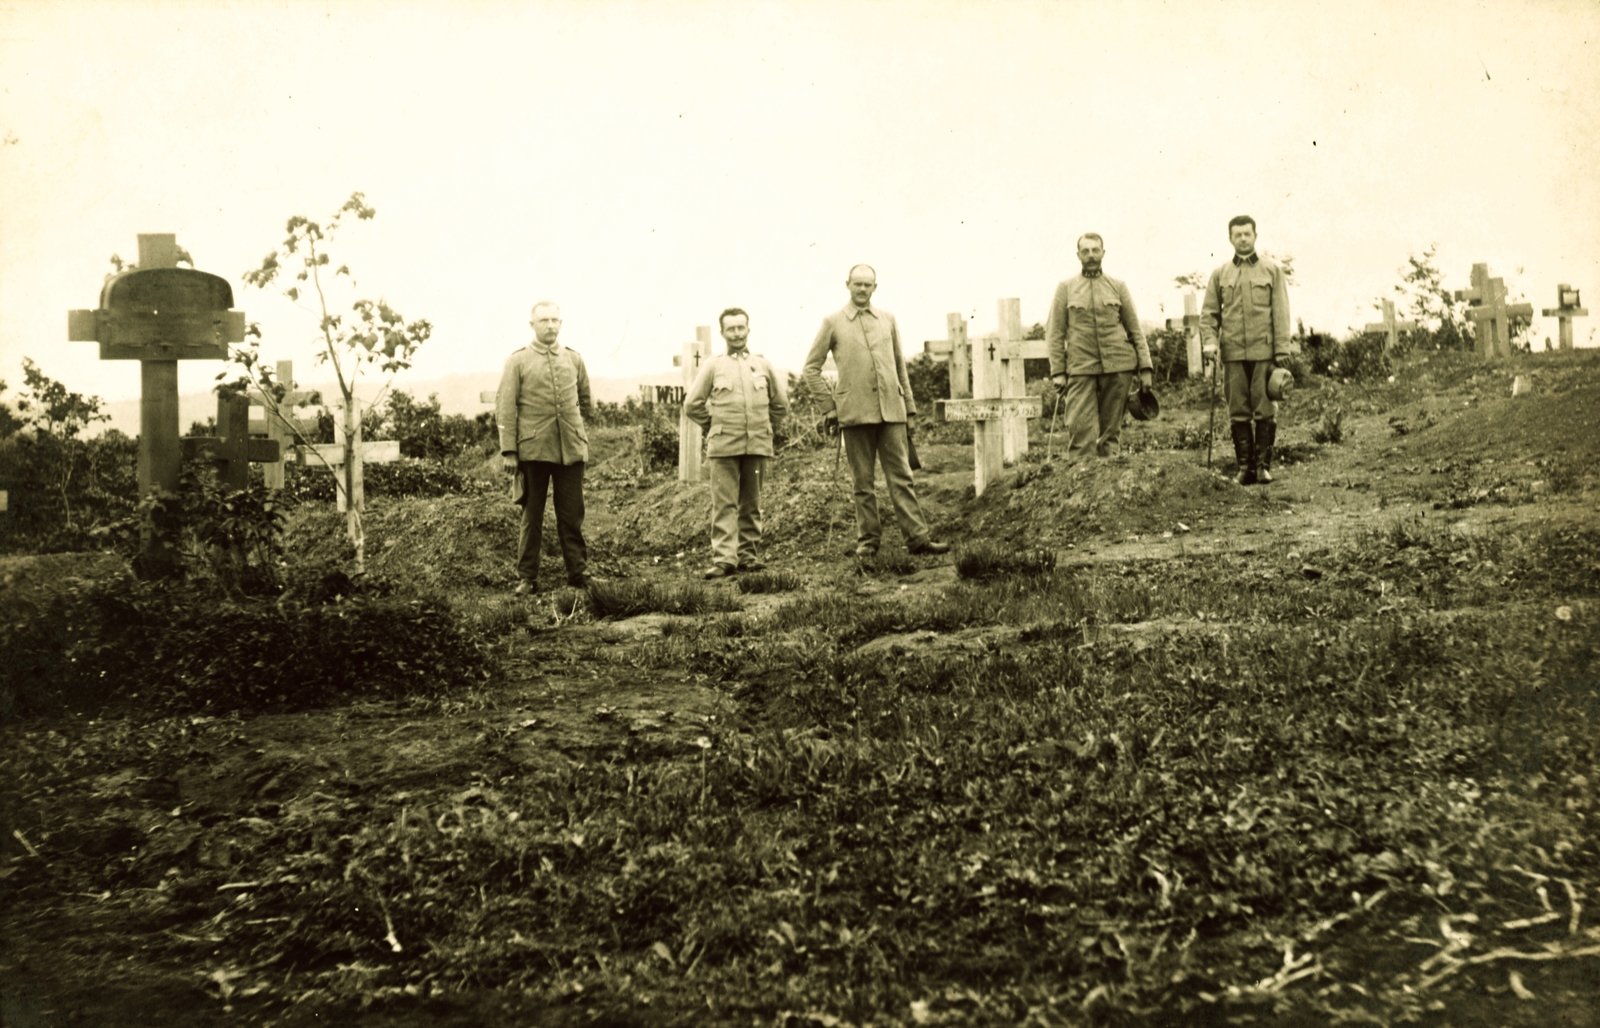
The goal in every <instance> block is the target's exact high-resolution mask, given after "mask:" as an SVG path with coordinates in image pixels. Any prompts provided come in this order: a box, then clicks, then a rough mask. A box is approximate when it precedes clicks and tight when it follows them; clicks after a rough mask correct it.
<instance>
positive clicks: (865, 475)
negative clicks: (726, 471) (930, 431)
mask: <svg viewBox="0 0 1600 1028" xmlns="http://www.w3.org/2000/svg"><path fill="white" fill-rule="evenodd" d="M845 288H847V289H849V290H850V302H849V303H847V304H845V306H844V309H843V310H840V311H836V312H834V313H833V314H830V315H828V316H827V317H826V318H823V319H822V327H821V328H820V329H818V330H817V338H816V339H814V340H812V343H811V352H810V353H809V354H807V355H806V367H805V383H806V392H807V393H808V394H810V395H812V396H816V397H820V398H821V399H822V403H823V406H824V408H825V411H826V413H825V414H824V418H825V419H826V421H827V423H828V430H829V432H830V433H832V432H839V431H842V432H843V433H844V452H845V456H846V457H847V458H848V459H849V461H850V477H851V478H852V479H853V480H854V482H855V501H856V557H857V558H859V559H861V560H872V559H873V558H874V557H876V556H877V555H878V544H879V542H880V541H881V540H882V537H883V524H882V522H881V521H880V520H879V519H878V496H877V493H876V492H875V490H874V487H873V475H874V471H873V464H874V463H877V464H881V465H882V466H883V479H884V484H885V485H886V486H888V489H889V502H890V503H892V504H893V505H894V513H895V519H896V521H897V522H898V523H899V525H900V534H901V535H903V536H904V537H905V540H906V548H907V549H908V550H910V551H911V552H912V553H948V552H950V544H949V543H945V542H936V541H934V540H933V539H932V538H930V537H929V534H928V522H927V520H926V519H925V518H924V517H923V516H922V505H921V504H920V503H918V502H917V490H916V487H915V486H913V485H912V484H911V453H910V444H909V443H908V441H907V440H908V438H909V437H908V435H907V432H906V424H907V419H909V418H914V417H916V416H917V402H916V400H915V399H914V398H913V397H912V395H911V381H910V379H908V378H907V377H906V362H905V357H904V356H903V355H902V354H901V352H900V329H899V328H898V327H897V326H896V325H895V322H894V315H893V314H890V313H889V312H888V311H885V310H880V309H878V308H877V307H874V306H872V294H873V292H874V291H875V290H876V289H877V288H878V273H877V272H876V271H873V270H872V268H871V266H870V265H866V264H857V265H856V266H855V267H853V268H851V269H850V274H849V275H848V277H847V278H846V280H845ZM830 351H831V352H832V353H833V362H834V364H835V365H837V366H838V368H839V384H838V386H837V388H835V389H829V388H828V383H827V381H826V380H825V379H824V378H823V377H822V365H823V362H824V361H826V360H827V359H828V354H829V352H830Z"/></svg>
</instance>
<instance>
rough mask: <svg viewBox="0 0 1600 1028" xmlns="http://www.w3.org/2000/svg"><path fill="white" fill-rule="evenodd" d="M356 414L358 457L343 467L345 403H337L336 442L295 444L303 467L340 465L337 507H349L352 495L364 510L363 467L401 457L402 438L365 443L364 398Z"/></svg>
mask: <svg viewBox="0 0 1600 1028" xmlns="http://www.w3.org/2000/svg"><path fill="white" fill-rule="evenodd" d="M355 404H356V409H355V415H356V416H355V417H354V418H353V419H351V420H352V421H353V422H354V423H355V435H356V438H355V445H354V446H353V447H351V452H352V453H353V454H354V456H355V459H354V460H353V461H351V462H350V467H348V468H346V467H344V439H345V432H344V421H345V419H344V405H343V404H339V405H338V413H336V414H335V415H334V417H333V442H331V443H319V444H317V445H314V446H297V447H295V451H294V454H295V462H296V463H298V464H299V465H300V466H301V467H308V466H310V465H313V464H320V465H325V466H327V467H329V468H339V469H341V470H342V472H343V473H342V474H336V475H334V476H333V483H334V486H333V491H334V502H335V505H336V507H337V509H338V510H341V511H344V510H349V509H350V501H349V498H348V497H349V496H354V497H355V505H356V510H365V509H366V506H367V494H366V490H365V488H364V486H363V484H362V475H361V472H362V469H363V468H364V467H365V466H366V465H368V464H389V463H392V462H393V461H397V460H399V459H400V441H399V440H398V439H385V440H383V441H382V442H372V443H363V442H362V441H361V401H360V400H356V401H355Z"/></svg>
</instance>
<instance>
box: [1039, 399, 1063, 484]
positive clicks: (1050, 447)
mask: <svg viewBox="0 0 1600 1028" xmlns="http://www.w3.org/2000/svg"><path fill="white" fill-rule="evenodd" d="M1050 391H1051V392H1052V393H1053V394H1054V395H1055V398H1056V402H1055V404H1054V405H1053V406H1052V407H1051V408H1050V441H1049V442H1048V443H1046V444H1045V447H1044V468H1043V469H1042V470H1044V471H1054V470H1055V465H1054V464H1052V463H1050V456H1051V454H1053V453H1055V451H1056V415H1057V414H1060V413H1061V394H1060V393H1059V392H1056V389H1055V386H1054V385H1053V384H1052V385H1051V387H1050Z"/></svg>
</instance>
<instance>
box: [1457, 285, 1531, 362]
mask: <svg viewBox="0 0 1600 1028" xmlns="http://www.w3.org/2000/svg"><path fill="white" fill-rule="evenodd" d="M1456 299H1457V300H1465V301H1467V302H1469V303H1471V304H1472V305H1473V306H1471V307H1468V308H1467V317H1468V318H1470V319H1471V320H1472V322H1473V323H1474V324H1475V325H1477V327H1478V331H1477V336H1478V339H1477V346H1476V349H1477V351H1478V356H1480V357H1482V358H1484V359H1485V360H1494V359H1495V358H1497V357H1510V356H1511V319H1512V318H1515V317H1526V318H1531V317H1533V305H1532V304H1527V303H1514V304H1508V303H1506V283H1505V279H1502V278H1490V277H1489V265H1487V264H1474V265H1473V266H1472V288H1470V289H1458V290H1456Z"/></svg>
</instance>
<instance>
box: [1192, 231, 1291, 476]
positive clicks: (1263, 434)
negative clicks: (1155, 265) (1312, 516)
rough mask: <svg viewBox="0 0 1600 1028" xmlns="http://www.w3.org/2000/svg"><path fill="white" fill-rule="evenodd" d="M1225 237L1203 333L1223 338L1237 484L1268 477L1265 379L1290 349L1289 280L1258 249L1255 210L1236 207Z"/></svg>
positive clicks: (1212, 341) (1272, 434)
mask: <svg viewBox="0 0 1600 1028" xmlns="http://www.w3.org/2000/svg"><path fill="white" fill-rule="evenodd" d="M1228 239H1229V241H1230V242H1232V243H1233V259H1232V260H1230V261H1228V262H1227V263H1226V264H1224V265H1222V266H1221V267H1219V268H1218V269H1217V270H1216V271H1213V272H1212V273H1211V280H1210V281H1209V282H1207V283H1206V298H1205V303H1204V304H1203V305H1202V306H1201V308H1200V335H1201V338H1202V340H1203V341H1204V343H1205V345H1206V347H1207V348H1209V349H1214V350H1215V349H1218V348H1219V341H1220V353H1219V354H1218V355H1219V356H1220V358H1221V360H1222V368H1223V391H1224V393H1225V395H1226V397H1227V401H1228V420H1229V422H1230V423H1231V428H1232V431H1233V453H1234V457H1235V458H1236V459H1237V461H1238V464H1239V484H1240V485H1254V484H1255V483H1256V482H1271V481H1272V447H1273V443H1274V441H1275V440H1276V438H1277V435H1278V423H1277V421H1276V417H1277V408H1276V407H1275V406H1274V405H1273V402H1272V397H1271V396H1270V395H1269V393H1268V385H1269V382H1268V379H1269V377H1270V376H1271V375H1272V374H1273V372H1274V369H1275V368H1277V369H1280V370H1281V369H1282V364H1283V361H1284V360H1285V359H1286V358H1288V356H1289V287H1288V282H1287V279H1286V278H1285V276H1284V273H1283V268H1282V267H1280V266H1279V265H1278V264H1277V263H1276V262H1275V261H1272V260H1269V259H1267V258H1265V257H1262V256H1261V255H1260V254H1258V253H1256V220H1255V219H1254V218H1252V217H1250V215H1248V214H1241V215H1239V216H1238V217H1236V218H1234V219H1232V220H1231V221H1229V222H1228ZM1285 375H1287V372H1286V371H1285ZM1279 377H1280V380H1281V378H1282V377H1283V376H1279Z"/></svg>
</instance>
